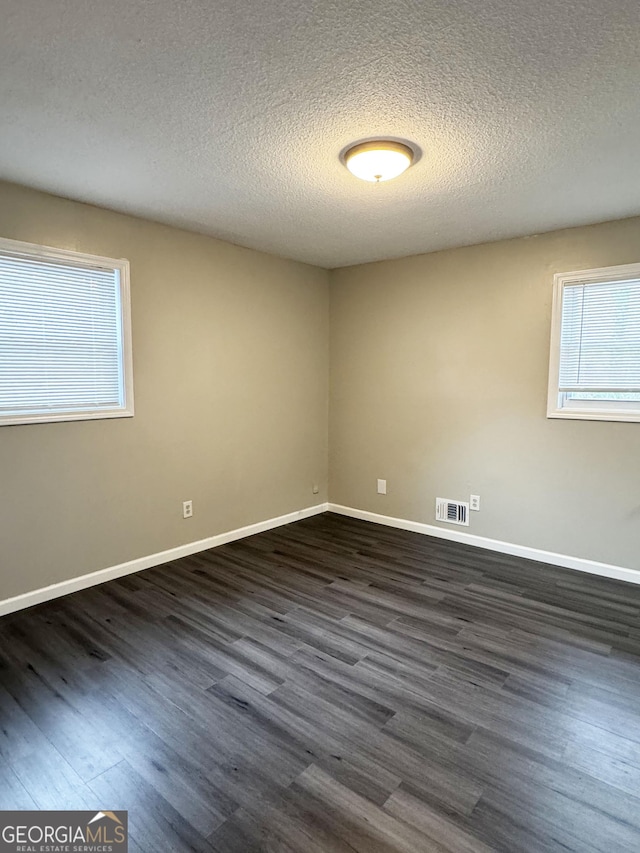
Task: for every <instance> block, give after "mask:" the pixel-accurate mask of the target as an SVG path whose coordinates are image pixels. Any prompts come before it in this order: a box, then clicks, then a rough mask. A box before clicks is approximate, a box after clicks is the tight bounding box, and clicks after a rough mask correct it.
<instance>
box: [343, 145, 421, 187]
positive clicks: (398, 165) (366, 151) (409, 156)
mask: <svg viewBox="0 0 640 853" xmlns="http://www.w3.org/2000/svg"><path fill="white" fill-rule="evenodd" d="M413 161H414V152H413V150H412V149H411V148H410V147H409V146H408V145H405V144H404V143H403V142H395V141H394V140H392V139H374V140H371V141H369V142H359V143H358V144H357V145H353V146H352V147H351V148H349V149H348V150H347V151H345V153H344V164H345V166H346V167H347V169H348V170H349V171H350V172H351V174H352V175H355V176H356V178H361V179H362V180H363V181H371V182H373V183H379V182H380V181H390V180H391V178H397V177H398V175H401V174H402V173H403V172H404V171H406V170H407V169H408V168H409V166H411V164H412V163H413Z"/></svg>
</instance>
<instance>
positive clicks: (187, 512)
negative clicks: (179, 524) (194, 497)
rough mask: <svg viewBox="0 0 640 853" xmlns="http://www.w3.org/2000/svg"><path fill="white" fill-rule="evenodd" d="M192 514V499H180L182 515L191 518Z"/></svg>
mask: <svg viewBox="0 0 640 853" xmlns="http://www.w3.org/2000/svg"><path fill="white" fill-rule="evenodd" d="M192 515H193V501H182V517H183V518H191V516H192Z"/></svg>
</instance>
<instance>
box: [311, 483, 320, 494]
mask: <svg viewBox="0 0 640 853" xmlns="http://www.w3.org/2000/svg"><path fill="white" fill-rule="evenodd" d="M311 491H312V492H313V494H314V495H317V494H318V492H319V491H320V486H319V485H318V484H317V483H314V484H313V488H312V490H311Z"/></svg>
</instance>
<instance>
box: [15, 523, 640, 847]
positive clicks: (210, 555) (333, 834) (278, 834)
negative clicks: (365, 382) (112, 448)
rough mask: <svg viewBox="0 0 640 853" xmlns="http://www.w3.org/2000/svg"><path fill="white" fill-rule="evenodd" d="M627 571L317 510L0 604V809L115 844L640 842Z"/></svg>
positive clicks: (638, 590) (639, 663)
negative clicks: (78, 587) (78, 818)
mask: <svg viewBox="0 0 640 853" xmlns="http://www.w3.org/2000/svg"><path fill="white" fill-rule="evenodd" d="M639 655H640V586H632V585H626V584H624V583H621V582H616V581H609V580H605V579H601V578H596V577H594V576H590V575H585V574H580V573H577V572H571V571H568V570H564V569H556V568H553V567H549V566H544V565H541V564H536V563H532V562H529V561H526V560H522V559H519V558H515V557H508V556H504V555H500V554H496V553H492V552H488V551H482V550H478V549H472V548H470V547H467V546H463V545H458V544H454V543H449V542H445V541H442V540H437V539H430V538H428V537H424V536H420V535H418V534H412V533H407V532H404V531H399V530H392V529H388V528H383V527H379V526H377V525H373V524H369V523H366V522H361V521H355V520H352V519H347V518H342V517H339V516H335V515H329V514H327V515H324V516H317V517H315V518H311V519H307V520H305V521H301V522H298V523H296V524H292V525H289V526H288V527H283V528H279V529H277V530H274V531H271V532H268V533H262V534H259V535H257V536H254V537H252V538H250V539H245V540H242V541H239V542H235V543H233V544H229V545H225V546H223V547H221V548H217V549H215V550H212V551H208V552H205V553H202V554H199V555H196V556H193V557H188V558H185V559H182V560H178V561H176V562H173V563H169V564H167V565H165V566H161V567H158V568H155V569H150V570H148V571H145V572H142V573H140V574H137V575H131V576H129V577H126V578H123V579H121V580H118V581H112V582H110V583H107V584H104V585H102V586H100V587H94V588H93V589H89V590H85V591H83V592H79V593H76V594H74V595H72V596H68V597H66V598H64V599H58V600H56V601H53V602H49V603H48V604H44V605H41V606H39V607H36V608H33V609H32V610H29V611H25V612H22V613H17V614H13V615H12V616H8V617H5V618H4V619H2V620H0V808H3V809H12V808H20V809H32V808H43V809H44V808H46V809H54V808H55V809H58V808H87V809H98V808H101V809H128V810H129V826H130V829H131V844H130V849H131V850H132V851H142V853H156V851H188V850H189V851H191V850H193V851H216V853H259V851H268V853H353V851H358V853H422V851H425V853H426V851H429V853H431V851H433V853H445V851H446V853H486V852H487V851H491V850H499V851H505V852H506V853H518V851H527V853H546V852H547V851H548V853H551V851H554V853H555V851H576V853H594V851H607V853H617V851H620V853H622V851H630V852H631V853H638V851H640V656H639Z"/></svg>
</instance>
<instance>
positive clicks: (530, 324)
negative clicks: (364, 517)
mask: <svg viewBox="0 0 640 853" xmlns="http://www.w3.org/2000/svg"><path fill="white" fill-rule="evenodd" d="M639 260H640V219H628V220H623V221H620V222H613V223H606V224H603V225H597V226H592V227H588V228H577V229H571V230H566V231H559V232H555V233H551V234H544V235H541V236H537V237H530V238H526V239H520V240H509V241H504V242H500V243H492V244H487V245H482V246H474V247H470V248H463V249H454V250H451V251H445V252H439V253H435V254H431V255H422V256H418V257H412V258H406V259H403V260H397V261H387V262H383V263H377V264H368V265H364V266H359V267H351V268H348V269H343V270H338V271H335V272H334V273H333V274H332V289H331V298H332V303H331V305H332V307H331V406H330V411H331V415H330V483H331V488H330V499H331V501H333V502H335V503H338V504H343V505H347V506H351V507H356V508H359V509H364V510H369V511H372V512H377V513H381V514H384V515H390V516H398V517H402V518H406V519H411V520H414V521H420V522H426V523H430V524H435V521H434V502H435V497H436V496H441V497H446V498H454V499H464V500H468V499H469V494H479V495H480V496H481V499H482V504H481V512H479V513H471V524H470V527H469V528H449V529H458V530H466V531H468V532H469V533H475V534H478V535H481V536H487V537H490V538H494V539H500V540H503V541H507V542H512V543H516V544H520V545H528V546H532V547H535V548H541V549H545V550H550V551H556V552H560V553H563V554H568V555H572V556H577V557H584V558H589V559H592V560H599V561H603V562H608V563H614V564H617V565H622V566H626V567H629V568H635V569H640V424H625V423H604V422H597V421H569V420H547V418H546V416H545V413H546V396H547V377H548V373H547V372H548V363H549V334H550V321H551V292H552V279H553V274H554V273H555V272H557V271H560V270H573V269H583V268H592V267H601V266H609V265H613V264H625V263H632V262H637V261H639ZM378 477H381V478H386V479H387V481H388V494H387V495H386V496H381V495H377V494H376V478H378Z"/></svg>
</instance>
